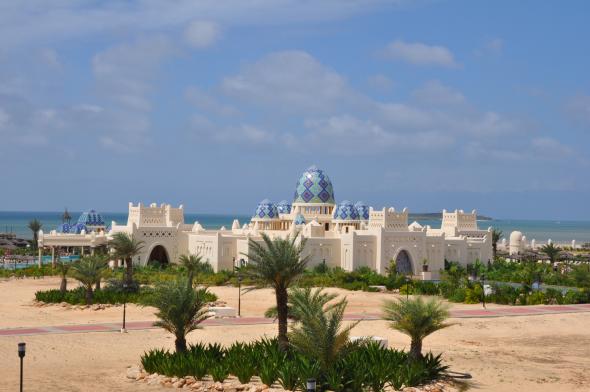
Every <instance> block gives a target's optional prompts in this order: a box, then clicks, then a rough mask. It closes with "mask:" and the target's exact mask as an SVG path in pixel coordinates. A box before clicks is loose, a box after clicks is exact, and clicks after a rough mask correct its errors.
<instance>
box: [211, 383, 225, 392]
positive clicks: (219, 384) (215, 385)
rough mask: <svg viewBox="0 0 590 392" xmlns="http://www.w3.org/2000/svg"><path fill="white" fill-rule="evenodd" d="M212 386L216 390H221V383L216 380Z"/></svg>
mask: <svg viewBox="0 0 590 392" xmlns="http://www.w3.org/2000/svg"><path fill="white" fill-rule="evenodd" d="M213 388H214V389H215V390H216V391H223V384H222V383H220V382H219V381H217V382H216V383H215V384H213Z"/></svg>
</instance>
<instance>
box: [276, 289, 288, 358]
mask: <svg viewBox="0 0 590 392" xmlns="http://www.w3.org/2000/svg"><path fill="white" fill-rule="evenodd" d="M275 294H276V298H277V319H278V320H279V336H278V339H279V347H280V348H281V350H283V351H287V349H288V348H289V339H288V338H287V317H288V316H289V308H288V307H287V300H288V294H287V289H285V288H282V287H281V288H276V289H275Z"/></svg>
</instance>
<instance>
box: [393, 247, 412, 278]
mask: <svg viewBox="0 0 590 392" xmlns="http://www.w3.org/2000/svg"><path fill="white" fill-rule="evenodd" d="M395 269H396V271H397V272H398V273H400V274H403V275H412V274H413V273H414V269H413V268H412V259H411V258H410V255H409V254H408V252H407V251H405V250H400V252H399V253H398V254H397V257H396V258H395Z"/></svg>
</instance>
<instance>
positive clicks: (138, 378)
mask: <svg viewBox="0 0 590 392" xmlns="http://www.w3.org/2000/svg"><path fill="white" fill-rule="evenodd" d="M146 376H147V374H146V373H144V372H141V371H140V372H139V374H138V375H137V377H135V381H139V380H143V379H144V378H145V377H146Z"/></svg>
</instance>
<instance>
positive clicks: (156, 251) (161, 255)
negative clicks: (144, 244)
mask: <svg viewBox="0 0 590 392" xmlns="http://www.w3.org/2000/svg"><path fill="white" fill-rule="evenodd" d="M156 263H158V264H160V266H165V265H168V264H169V263H170V260H169V259H168V252H166V248H164V247H163V246H162V245H156V246H154V247H153V249H152V251H151V252H150V257H148V265H153V264H156Z"/></svg>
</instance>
